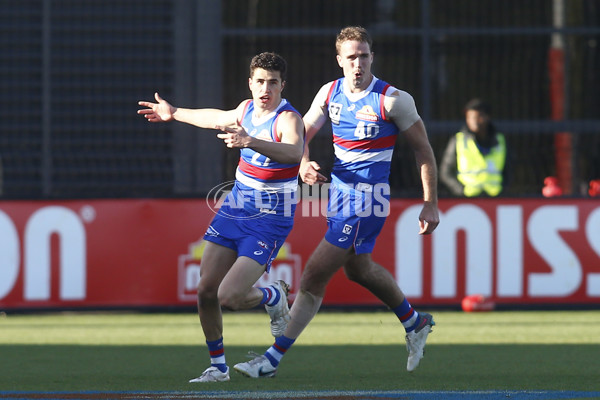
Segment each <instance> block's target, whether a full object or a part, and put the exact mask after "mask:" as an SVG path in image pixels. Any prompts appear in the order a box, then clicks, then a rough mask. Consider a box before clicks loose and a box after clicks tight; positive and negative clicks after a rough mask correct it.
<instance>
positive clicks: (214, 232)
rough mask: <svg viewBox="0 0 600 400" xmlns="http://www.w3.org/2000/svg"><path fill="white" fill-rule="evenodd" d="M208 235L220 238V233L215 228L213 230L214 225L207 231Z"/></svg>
mask: <svg viewBox="0 0 600 400" xmlns="http://www.w3.org/2000/svg"><path fill="white" fill-rule="evenodd" d="M206 235H207V236H219V232H217V230H216V229H215V228H213V227H212V225H210V226H209V227H208V229H207V230H206Z"/></svg>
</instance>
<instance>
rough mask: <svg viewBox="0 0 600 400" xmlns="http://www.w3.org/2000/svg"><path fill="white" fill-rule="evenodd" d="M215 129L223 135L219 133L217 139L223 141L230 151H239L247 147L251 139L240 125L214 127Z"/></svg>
mask: <svg viewBox="0 0 600 400" xmlns="http://www.w3.org/2000/svg"><path fill="white" fill-rule="evenodd" d="M215 129H219V130H221V131H223V133H219V134H218V135H217V137H218V138H219V139H223V142H225V144H226V145H227V147H229V148H230V149H234V148H235V149H239V148H244V147H248V145H249V144H250V140H251V137H250V135H248V133H247V132H246V131H245V130H244V128H242V127H241V126H240V125H235V126H220V125H217V126H215Z"/></svg>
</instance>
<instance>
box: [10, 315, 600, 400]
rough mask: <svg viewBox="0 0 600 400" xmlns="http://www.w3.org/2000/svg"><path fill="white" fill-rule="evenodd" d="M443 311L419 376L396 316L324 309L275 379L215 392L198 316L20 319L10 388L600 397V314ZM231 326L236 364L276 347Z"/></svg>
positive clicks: (263, 324) (257, 328)
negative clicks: (201, 378) (409, 368)
mask: <svg viewBox="0 0 600 400" xmlns="http://www.w3.org/2000/svg"><path fill="white" fill-rule="evenodd" d="M432 313H433V315H434V318H435V320H436V323H437V325H436V326H435V327H434V330H433V333H432V334H431V335H430V336H429V340H428V344H427V348H426V353H425V358H424V359H423V361H422V363H421V366H420V367H419V368H418V369H417V370H416V371H415V372H414V373H408V372H406V369H405V366H406V349H405V346H404V337H403V336H404V335H403V329H402V327H401V325H400V324H399V322H398V321H397V319H396V318H395V316H394V315H393V314H392V313H390V312H381V311H374V312H351V313H350V312H348V313H343V312H331V311H322V312H320V313H319V314H318V315H317V317H316V318H315V319H314V321H313V322H312V323H311V325H310V326H309V327H308V328H307V330H306V331H305V332H304V334H303V335H302V336H301V337H300V338H299V339H298V341H297V342H296V344H295V345H294V347H293V348H292V349H291V350H290V351H289V352H288V354H287V355H286V356H285V358H284V360H283V362H282V364H281V365H280V367H279V370H278V375H277V377H276V378H273V379H262V380H254V379H249V378H245V377H243V376H241V375H238V374H236V373H233V371H232V376H231V381H229V382H225V383H216V384H189V383H188V380H189V379H190V378H194V377H196V376H198V375H200V373H202V371H203V370H204V369H205V368H206V367H208V365H209V357H208V352H207V350H206V346H205V345H204V337H203V335H202V331H201V329H200V324H199V322H198V318H197V316H196V315H195V314H135V313H85V314H78V313H63V314H41V315H10V314H9V315H8V316H2V317H0V359H1V360H2V362H1V363H0V377H1V378H0V382H1V385H0V390H1V391H5V392H8V391H190V390H199V391H202V390H207V391H221V390H222V391H246V392H247V391H263V390H265V391H270V390H273V391H278V390H298V391H300V390H406V391H446V390H448V391H463V390H469V391H477V390H494V391H498V390H499V391H502V390H510V391H512V390H517V391H528V390H543V391H545V390H557V391H600V311H543V312H540V311H522V312H508V311H502V312H488V313H462V312H451V311H435V310H432ZM224 325H225V332H224V337H225V351H226V353H225V354H226V357H227V361H228V364H229V365H230V366H233V364H235V363H237V362H240V361H246V360H247V358H246V353H247V352H248V351H251V350H252V351H256V352H258V353H262V352H264V350H266V348H267V347H268V346H269V345H271V344H272V341H273V339H272V337H271V336H270V331H269V327H268V316H267V315H266V313H264V312H262V311H261V312H247V313H226V314H225V316H224ZM0 397H1V396H0Z"/></svg>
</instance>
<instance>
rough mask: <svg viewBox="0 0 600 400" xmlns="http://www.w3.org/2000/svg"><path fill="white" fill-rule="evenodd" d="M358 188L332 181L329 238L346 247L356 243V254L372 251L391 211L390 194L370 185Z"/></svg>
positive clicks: (333, 242)
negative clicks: (375, 191)
mask: <svg viewBox="0 0 600 400" xmlns="http://www.w3.org/2000/svg"><path fill="white" fill-rule="evenodd" d="M357 189H358V190H357ZM357 189H354V188H352V187H350V186H347V185H344V184H341V185H340V184H337V183H335V181H334V182H332V183H331V185H330V187H329V202H328V204H327V227H328V229H327V232H326V233H325V240H327V241H328V242H329V243H331V244H332V245H334V246H337V247H341V248H343V249H348V248H350V247H351V246H354V251H355V253H356V254H363V253H372V252H373V247H375V241H376V240H377V236H379V233H380V232H381V229H382V228H383V224H384V223H385V220H386V218H387V216H388V214H389V193H374V192H373V190H372V187H370V185H365V186H360V184H359V185H357Z"/></svg>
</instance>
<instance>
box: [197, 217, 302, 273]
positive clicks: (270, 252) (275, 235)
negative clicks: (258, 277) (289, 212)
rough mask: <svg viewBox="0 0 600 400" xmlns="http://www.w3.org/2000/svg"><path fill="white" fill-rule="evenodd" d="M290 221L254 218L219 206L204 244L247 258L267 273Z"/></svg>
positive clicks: (283, 239)
mask: <svg viewBox="0 0 600 400" xmlns="http://www.w3.org/2000/svg"><path fill="white" fill-rule="evenodd" d="M293 223H294V220H293V218H289V217H288V218H285V219H275V218H271V217H269V216H263V217H256V213H253V214H251V213H249V212H248V211H246V210H245V209H243V208H231V207H229V206H227V205H223V206H222V207H221V209H220V210H219V212H218V213H217V215H215V217H214V218H213V220H212V222H211V223H210V225H209V226H208V229H207V230H206V233H205V234H204V240H207V241H209V242H213V243H216V244H220V245H222V246H225V247H228V248H230V249H232V250H235V251H236V252H237V255H238V257H241V256H246V257H249V258H251V259H253V260H255V261H256V262H258V263H259V264H260V265H265V270H266V271H267V272H269V270H270V268H271V262H272V261H273V260H274V259H275V257H276V256H277V253H278V252H279V249H280V248H281V246H282V245H283V243H284V242H285V239H286V238H287V236H288V235H289V233H290V231H291V230H292V225H293Z"/></svg>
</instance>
